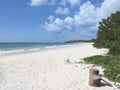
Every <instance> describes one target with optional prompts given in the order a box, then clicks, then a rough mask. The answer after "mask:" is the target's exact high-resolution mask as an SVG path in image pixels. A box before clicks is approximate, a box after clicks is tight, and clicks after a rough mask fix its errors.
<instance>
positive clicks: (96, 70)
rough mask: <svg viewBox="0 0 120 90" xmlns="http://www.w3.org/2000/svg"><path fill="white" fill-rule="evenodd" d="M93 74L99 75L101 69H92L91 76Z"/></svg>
mask: <svg viewBox="0 0 120 90" xmlns="http://www.w3.org/2000/svg"><path fill="white" fill-rule="evenodd" d="M91 75H99V70H98V69H96V68H92V69H90V71H89V76H91Z"/></svg>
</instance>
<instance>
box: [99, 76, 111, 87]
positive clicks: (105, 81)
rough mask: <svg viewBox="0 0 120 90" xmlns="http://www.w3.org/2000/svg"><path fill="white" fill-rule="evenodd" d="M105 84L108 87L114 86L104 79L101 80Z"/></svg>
mask: <svg viewBox="0 0 120 90" xmlns="http://www.w3.org/2000/svg"><path fill="white" fill-rule="evenodd" d="M100 79H101V80H102V81H103V82H105V83H106V84H107V85H108V86H111V87H112V86H113V85H112V84H110V83H109V82H108V81H106V80H104V79H102V78H100Z"/></svg>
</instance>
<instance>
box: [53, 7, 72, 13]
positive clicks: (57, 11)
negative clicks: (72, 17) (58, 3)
mask: <svg viewBox="0 0 120 90" xmlns="http://www.w3.org/2000/svg"><path fill="white" fill-rule="evenodd" d="M55 13H56V14H69V13H70V10H69V8H61V7H58V8H57V9H56V11H55Z"/></svg>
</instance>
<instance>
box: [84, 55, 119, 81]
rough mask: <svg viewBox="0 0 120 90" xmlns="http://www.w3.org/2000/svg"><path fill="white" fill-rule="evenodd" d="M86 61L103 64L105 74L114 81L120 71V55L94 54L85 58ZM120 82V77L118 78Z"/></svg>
mask: <svg viewBox="0 0 120 90" xmlns="http://www.w3.org/2000/svg"><path fill="white" fill-rule="evenodd" d="M84 62H85V63H89V64H94V65H97V66H102V67H103V68H104V76H105V77H106V78H108V79H109V80H112V81H114V80H115V77H116V76H117V75H118V74H119V73H120V56H112V55H109V56H100V55H98V56H93V57H88V58H85V59H84ZM118 82H120V79H119V80H118Z"/></svg>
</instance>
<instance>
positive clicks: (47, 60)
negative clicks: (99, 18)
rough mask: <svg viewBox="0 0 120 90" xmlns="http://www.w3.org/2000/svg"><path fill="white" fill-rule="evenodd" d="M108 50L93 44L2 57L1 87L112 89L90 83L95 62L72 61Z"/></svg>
mask: <svg viewBox="0 0 120 90" xmlns="http://www.w3.org/2000/svg"><path fill="white" fill-rule="evenodd" d="M106 52H107V49H96V48H94V47H93V46H92V44H84V45H82V46H81V45H80V46H73V47H65V48H59V49H53V50H47V51H42V52H35V53H27V54H19V55H11V56H5V57H0V90H112V89H113V88H111V87H109V86H104V87H99V88H98V87H90V86H89V85H88V77H89V69H90V68H91V65H86V64H69V63H67V62H66V60H67V59H69V60H70V62H78V61H82V60H83V58H85V57H89V56H93V55H103V54H105V53H106ZM97 68H98V69H99V70H100V73H103V72H102V71H103V70H102V68H101V67H97Z"/></svg>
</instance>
